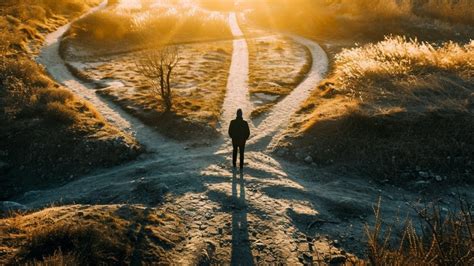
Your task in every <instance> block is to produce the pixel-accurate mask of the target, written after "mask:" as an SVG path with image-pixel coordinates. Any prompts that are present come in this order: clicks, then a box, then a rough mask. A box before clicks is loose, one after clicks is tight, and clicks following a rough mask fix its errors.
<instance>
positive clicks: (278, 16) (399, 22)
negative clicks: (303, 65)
mask: <svg viewBox="0 0 474 266" xmlns="http://www.w3.org/2000/svg"><path fill="white" fill-rule="evenodd" d="M250 5H251V6H252V7H256V8H255V10H254V11H253V12H250V13H249V14H248V16H247V17H248V18H249V19H250V20H251V21H253V22H255V23H257V24H259V25H261V26H264V27H267V28H273V29H280V30H281V29H283V30H290V31H294V32H298V33H299V34H302V35H306V36H310V37H315V38H324V39H325V40H327V39H333V38H337V39H340V38H342V39H346V38H349V39H351V40H353V41H360V42H365V41H367V40H372V41H374V40H380V39H383V37H384V36H385V35H387V34H403V35H407V36H410V37H419V38H420V39H423V40H429V41H437V40H439V39H445V40H446V39H451V40H455V39H464V38H465V37H466V36H465V35H466V34H470V35H471V36H472V33H473V28H472V27H473V26H474V21H473V17H474V3H473V2H472V1H470V0H401V1H397V0H376V1H374V0H329V1H311V0H296V1H286V0H275V1H272V3H271V4H269V3H268V2H267V1H264V0H262V1H253V2H251V4H250ZM434 18H436V19H437V20H434ZM302 22H304V23H302ZM446 22H454V23H459V24H457V25H453V24H447V23H446ZM420 33H422V34H420ZM463 35H464V36H463Z"/></svg>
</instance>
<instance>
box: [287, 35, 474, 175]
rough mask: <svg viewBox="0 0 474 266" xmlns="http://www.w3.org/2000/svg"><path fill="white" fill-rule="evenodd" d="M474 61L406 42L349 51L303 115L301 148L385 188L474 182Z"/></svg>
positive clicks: (469, 47) (467, 48) (450, 49)
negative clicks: (423, 182)
mask: <svg viewBox="0 0 474 266" xmlns="http://www.w3.org/2000/svg"><path fill="white" fill-rule="evenodd" d="M473 53H474V46H473V43H469V44H466V45H458V44H455V43H446V44H444V45H442V46H439V47H438V46H433V45H431V44H427V43H420V42H418V41H416V40H406V39H404V38H401V37H390V38H387V39H386V40H385V41H382V42H380V43H376V44H368V45H365V46H362V47H358V48H353V49H348V50H344V51H343V52H341V53H340V54H338V55H337V56H336V61H335V63H334V70H333V72H332V74H331V76H330V77H329V78H328V79H327V80H326V81H324V82H323V83H322V84H321V85H320V86H319V89H317V90H316V91H315V93H314V94H313V96H312V97H311V98H310V99H308V100H307V102H306V103H305V105H304V106H303V108H302V110H301V111H300V115H301V117H302V119H303V120H299V122H296V124H295V125H293V126H294V128H295V130H299V131H300V133H303V135H300V137H297V140H296V143H295V147H294V148H297V147H299V146H300V145H302V146H305V147H306V148H305V149H304V150H306V152H308V153H309V154H311V155H312V156H314V159H315V160H316V161H317V162H318V163H320V164H323V165H324V164H331V163H333V162H344V163H345V164H348V165H352V166H356V168H357V169H359V170H361V171H362V172H364V173H366V174H368V175H371V176H373V177H375V178H377V179H379V180H381V179H383V178H385V177H389V178H390V179H391V181H392V182H405V181H415V180H420V178H422V179H427V178H433V179H434V178H436V179H437V180H438V181H440V179H445V178H446V177H449V178H450V179H458V180H464V181H467V182H472V179H471V178H469V177H471V176H472V173H473V170H474V169H473V167H474V161H473V158H474V154H473V150H474V138H473V135H472V132H473V130H474V117H473V110H474V99H473V97H474V86H473V73H474V66H473V64H472V58H474V54H473ZM443 176H446V177H443Z"/></svg>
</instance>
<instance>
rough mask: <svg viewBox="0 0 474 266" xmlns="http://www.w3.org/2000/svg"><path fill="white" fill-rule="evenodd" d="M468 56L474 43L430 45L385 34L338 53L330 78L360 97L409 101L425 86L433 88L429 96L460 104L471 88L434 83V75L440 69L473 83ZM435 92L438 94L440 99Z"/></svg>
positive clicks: (472, 55)
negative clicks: (382, 36)
mask: <svg viewBox="0 0 474 266" xmlns="http://www.w3.org/2000/svg"><path fill="white" fill-rule="evenodd" d="M473 58H474V41H471V42H470V43H467V44H465V45H461V44H458V43H453V42H447V43H444V44H442V45H439V46H435V45H433V44H430V43H426V42H419V41H417V40H408V39H407V38H405V37H400V36H395V37H386V38H385V40H384V41H381V42H378V43H374V44H367V45H364V46H362V47H356V48H352V49H346V50H343V51H342V52H341V53H339V54H337V55H336V59H335V67H334V71H333V78H334V79H336V80H337V85H336V87H337V89H338V90H340V91H343V92H345V93H348V94H351V95H352V96H353V97H356V98H360V99H361V100H363V101H364V100H367V99H368V98H369V97H370V98H372V99H373V98H377V97H383V98H384V99H386V98H387V97H389V98H397V99H408V98H409V97H415V94H416V90H417V89H420V86H424V87H427V89H428V88H429V89H431V90H432V91H433V92H435V91H436V93H435V94H436V95H433V97H435V98H437V99H439V100H440V101H443V102H446V100H449V99H450V98H452V99H453V100H455V99H457V100H458V101H461V102H462V101H464V99H465V97H466V96H469V94H470V93H472V92H474V91H473V90H472V86H453V87H451V86H449V87H448V86H438V85H439V84H437V83H436V75H437V74H439V73H443V75H444V76H451V77H456V78H457V79H459V80H460V81H464V82H465V83H466V84H472V82H473V78H474V62H473V60H472V59H473ZM426 82H428V84H426ZM387 83H388V84H387ZM430 83H431V84H430ZM469 88H470V89H469ZM440 93H442V95H441V96H443V97H439V96H440V95H439V94H440ZM427 96H428V95H427ZM433 97H432V98H433ZM425 100H426V97H425Z"/></svg>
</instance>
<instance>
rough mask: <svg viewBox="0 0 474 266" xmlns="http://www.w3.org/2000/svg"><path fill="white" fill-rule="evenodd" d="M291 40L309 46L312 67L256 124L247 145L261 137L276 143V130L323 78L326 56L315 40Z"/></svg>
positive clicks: (326, 65)
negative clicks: (299, 82) (253, 133)
mask: <svg viewBox="0 0 474 266" xmlns="http://www.w3.org/2000/svg"><path fill="white" fill-rule="evenodd" d="M291 37H292V38H293V40H295V41H296V42H298V43H301V44H302V45H304V46H306V47H308V48H309V50H310V52H311V56H312V62H313V64H312V67H311V70H310V71H309V72H308V74H307V76H306V78H305V80H303V82H302V83H301V84H299V85H298V86H297V87H296V88H295V89H294V90H293V91H292V92H291V93H290V95H288V96H286V97H285V98H284V99H283V100H282V101H280V102H279V103H277V104H276V105H275V106H274V107H273V108H272V109H271V111H270V114H269V115H267V116H266V117H265V118H264V120H263V121H262V122H261V123H260V124H259V125H258V128H257V132H258V133H257V135H255V136H253V137H252V138H251V139H250V141H249V145H250V146H252V145H255V144H258V143H259V142H260V141H261V140H262V139H265V138H266V139H269V140H270V148H271V146H273V145H275V144H276V142H277V141H276V139H275V136H278V134H277V133H278V131H280V130H282V129H284V128H286V126H287V125H288V123H289V120H290V118H291V116H292V115H293V114H294V113H295V112H296V111H297V110H298V108H299V107H300V106H301V104H302V103H303V101H304V100H306V99H307V98H308V96H309V95H310V93H311V91H312V90H313V89H314V88H315V87H316V85H317V84H318V83H319V82H320V81H321V80H322V79H323V77H324V74H325V73H326V71H327V70H328V57H327V55H326V53H325V52H324V50H323V49H322V48H321V47H320V46H319V45H318V44H317V43H315V42H313V41H311V40H308V39H306V38H303V37H300V36H291ZM258 146H259V149H264V148H266V147H267V148H268V145H266V146H262V145H258Z"/></svg>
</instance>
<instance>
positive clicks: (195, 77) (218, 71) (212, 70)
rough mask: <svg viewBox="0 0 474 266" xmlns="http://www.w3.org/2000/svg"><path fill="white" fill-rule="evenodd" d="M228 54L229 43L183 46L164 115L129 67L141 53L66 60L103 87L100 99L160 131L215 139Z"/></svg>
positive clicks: (145, 82)
mask: <svg viewBox="0 0 474 266" xmlns="http://www.w3.org/2000/svg"><path fill="white" fill-rule="evenodd" d="M231 55H232V42H230V41H223V42H212V43H199V44H188V45H183V46H182V47H181V48H180V57H181V58H180V63H179V64H178V65H177V67H176V69H175V70H174V74H173V77H172V80H171V91H172V94H173V96H172V97H173V109H172V112H171V113H168V114H166V115H164V114H165V106H164V104H163V101H162V99H161V98H160V97H156V95H155V94H153V93H152V91H151V88H150V84H149V81H148V80H147V79H146V78H145V77H143V76H142V75H141V73H138V70H137V67H136V64H135V63H136V61H137V58H139V57H140V56H141V52H135V53H127V54H119V55H114V56H104V57H98V58H94V59H93V60H92V58H91V57H83V58H76V59H74V58H73V57H71V58H70V59H69V60H73V59H74V60H78V61H81V62H82V63H81V64H75V65H76V67H77V68H76V69H77V71H76V72H79V73H82V74H81V76H87V79H89V80H95V83H96V84H98V86H99V87H108V88H105V89H101V90H100V91H99V93H100V94H102V95H105V96H106V97H109V98H111V99H112V100H113V101H115V102H116V103H118V104H119V105H120V106H122V107H123V108H124V109H125V110H127V111H128V112H130V113H132V114H133V115H135V116H137V117H139V118H140V119H141V120H143V121H144V122H145V123H147V124H149V125H151V126H153V127H156V128H157V129H158V130H160V132H163V133H164V134H166V135H168V136H171V137H173V138H177V139H188V138H189V137H197V136H201V137H209V136H214V135H215V134H217V131H216V127H217V122H218V119H219V117H220V112H221V107H222V103H223V101H224V96H225V91H226V85H227V76H228V72H229V71H228V70H229V67H230V60H231ZM71 64H73V65H74V63H73V62H72V63H71Z"/></svg>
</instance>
